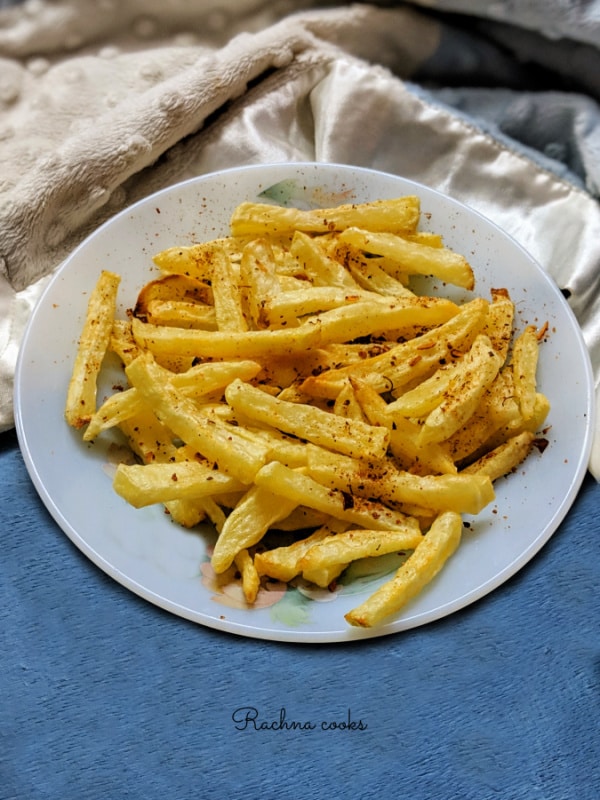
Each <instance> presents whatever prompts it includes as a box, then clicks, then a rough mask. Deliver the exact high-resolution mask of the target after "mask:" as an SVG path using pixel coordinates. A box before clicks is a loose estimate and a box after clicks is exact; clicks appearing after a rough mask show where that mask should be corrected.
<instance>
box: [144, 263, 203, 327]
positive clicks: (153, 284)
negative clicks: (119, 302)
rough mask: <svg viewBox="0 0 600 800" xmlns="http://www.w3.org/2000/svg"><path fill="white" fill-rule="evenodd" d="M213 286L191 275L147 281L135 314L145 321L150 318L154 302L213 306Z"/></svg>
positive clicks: (164, 276) (170, 276) (165, 276)
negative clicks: (150, 309) (150, 310)
mask: <svg viewBox="0 0 600 800" xmlns="http://www.w3.org/2000/svg"><path fill="white" fill-rule="evenodd" d="M213 301H214V298H213V293H212V289H211V287H210V286H209V285H208V284H207V283H204V282H203V281H201V280H198V279H197V278H193V277H191V276H190V275H178V274H172V275H171V274H169V275H163V276H162V277H160V278H156V280H153V281H150V282H149V283H147V284H146V285H145V286H144V287H143V288H142V290H141V291H140V293H139V294H138V297H137V302H136V304H135V307H134V309H133V315H134V316H135V317H137V318H138V319H141V320H142V321H144V322H147V321H150V320H149V308H150V306H151V305H152V304H154V303H184V304H190V305H191V304H199V305H200V306H203V307H207V306H212V304H213Z"/></svg>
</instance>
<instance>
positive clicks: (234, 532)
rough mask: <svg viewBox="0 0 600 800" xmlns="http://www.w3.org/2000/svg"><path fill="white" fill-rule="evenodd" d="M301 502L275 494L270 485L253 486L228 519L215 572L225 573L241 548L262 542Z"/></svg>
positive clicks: (216, 555) (214, 556) (215, 553)
mask: <svg viewBox="0 0 600 800" xmlns="http://www.w3.org/2000/svg"><path fill="white" fill-rule="evenodd" d="M296 505H297V503H296V501H295V500H294V499H290V498H283V497H281V496H279V495H274V494H273V493H272V492H271V491H270V490H269V489H268V488H266V487H264V486H260V485H254V486H251V487H250V489H248V491H247V492H246V494H245V495H244V497H243V498H242V499H241V500H240V502H239V503H238V504H237V505H236V506H235V508H234V509H233V510H232V512H231V513H230V514H229V516H228V517H227V519H226V520H225V524H224V525H223V528H222V529H221V532H220V533H219V537H218V539H217V542H216V544H215V548H214V550H213V554H212V556H211V564H212V568H213V569H214V571H215V572H217V573H219V572H224V571H225V570H226V569H227V568H228V567H229V566H231V564H232V563H233V560H234V559H235V557H236V556H237V555H238V553H239V552H240V551H241V550H246V549H248V548H249V547H252V546H253V545H255V544H257V543H258V542H260V540H261V539H262V538H263V536H264V535H265V533H266V532H267V531H268V530H269V528H270V527H271V526H272V525H275V524H276V523H277V522H278V521H279V520H282V519H285V517H287V516H288V514H289V513H290V512H291V511H292V509H293V508H295V506H296Z"/></svg>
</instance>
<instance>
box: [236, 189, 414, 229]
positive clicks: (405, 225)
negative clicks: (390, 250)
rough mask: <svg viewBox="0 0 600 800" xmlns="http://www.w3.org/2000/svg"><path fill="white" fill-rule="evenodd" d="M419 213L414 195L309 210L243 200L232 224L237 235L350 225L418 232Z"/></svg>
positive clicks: (342, 227) (340, 227)
mask: <svg viewBox="0 0 600 800" xmlns="http://www.w3.org/2000/svg"><path fill="white" fill-rule="evenodd" d="M419 214H420V201H419V198H418V197H416V196H414V195H409V196H406V197H399V198H396V199H393V200H376V201H375V202H372V203H357V204H352V205H349V204H348V205H340V206H337V207H335V208H320V209H315V210H308V211H303V210H300V209H297V208H282V207H281V206H272V205H264V204H262V203H240V205H239V206H238V207H237V208H236V209H235V211H234V213H233V215H232V217H231V221H230V227H231V233H232V234H233V236H262V235H264V234H277V235H281V234H282V233H293V232H294V231H304V232H307V233H329V232H331V231H341V230H344V229H345V228H347V227H349V226H350V225H358V226H360V227H363V228H365V229H366V230H374V231H393V232H395V233H414V232H415V230H416V227H417V223H418V221H419Z"/></svg>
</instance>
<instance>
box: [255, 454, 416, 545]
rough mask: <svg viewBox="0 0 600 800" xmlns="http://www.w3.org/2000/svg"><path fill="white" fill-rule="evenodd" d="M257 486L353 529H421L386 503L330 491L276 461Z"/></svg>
mask: <svg viewBox="0 0 600 800" xmlns="http://www.w3.org/2000/svg"><path fill="white" fill-rule="evenodd" d="M255 483H256V484H257V485H258V486H264V487H265V488H266V489H269V491H272V492H273V494H276V495H278V496H281V497H287V498H288V499H289V500H294V501H295V502H296V503H297V505H304V506H308V507H309V508H314V509H316V510H317V511H322V512H323V513H325V514H328V515H329V516H331V517H334V518H335V519H340V520H344V521H346V522H349V523H350V524H351V525H357V526H362V527H364V528H373V529H376V530H390V529H394V528H399V527H400V528H403V527H404V526H405V525H406V524H407V522H408V523H409V524H414V527H415V530H416V529H418V528H419V525H418V522H417V521H416V520H411V518H409V517H407V516H406V515H405V514H402V513H400V512H397V511H394V510H393V509H391V508H388V507H387V506H385V505H383V503H378V502H375V501H371V500H365V499H364V498H361V497H353V496H352V495H350V494H348V493H345V492H343V491H338V490H335V489H329V488H327V487H326V486H323V484H321V483H319V482H318V481H316V480H314V479H313V478H311V477H310V476H309V475H306V474H304V473H303V472H302V471H300V470H294V469H290V468H289V467H286V466H284V465H283V464H279V463H277V462H276V461H272V462H270V463H269V464H265V466H264V467H262V468H261V469H260V470H259V472H258V473H257V475H256V477H255Z"/></svg>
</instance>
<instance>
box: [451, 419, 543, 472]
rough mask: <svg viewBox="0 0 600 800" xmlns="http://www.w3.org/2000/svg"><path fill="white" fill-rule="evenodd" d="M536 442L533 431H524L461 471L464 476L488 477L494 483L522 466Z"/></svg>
mask: <svg viewBox="0 0 600 800" xmlns="http://www.w3.org/2000/svg"><path fill="white" fill-rule="evenodd" d="M534 442H535V434H534V433H533V432H532V431H523V432H522V433H519V434H517V435H516V436H513V437H511V438H510V439H508V441H506V442H504V443H503V444H500V445H498V447H496V448H495V449H494V450H490V451H489V452H487V453H485V454H484V455H483V456H481V458H479V459H478V460H477V461H475V462H473V463H472V464H470V465H469V466H468V467H465V469H463V470H462V471H461V474H463V475H465V474H466V475H474V474H477V475H487V476H488V477H489V479H490V480H491V481H492V482H493V481H496V480H498V478H502V477H503V476H504V475H508V473H509V472H512V471H513V470H514V469H516V468H517V467H518V466H519V464H521V463H522V462H523V461H525V459H526V458H527V456H528V455H529V453H530V452H531V450H532V448H533V445H534Z"/></svg>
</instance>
